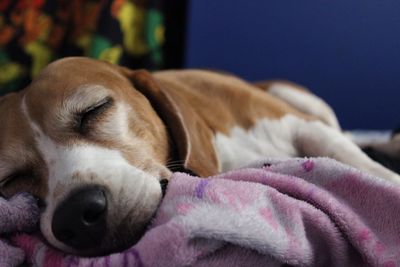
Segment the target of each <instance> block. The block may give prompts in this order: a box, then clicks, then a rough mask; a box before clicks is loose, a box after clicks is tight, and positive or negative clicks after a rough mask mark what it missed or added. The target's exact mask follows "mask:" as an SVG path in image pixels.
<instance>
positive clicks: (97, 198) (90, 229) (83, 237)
mask: <svg viewBox="0 0 400 267" xmlns="http://www.w3.org/2000/svg"><path fill="white" fill-rule="evenodd" d="M106 228H107V197H106V194H105V191H104V190H103V189H101V188H99V187H85V188H81V189H78V190H76V191H74V192H72V193H71V194H70V195H69V196H68V197H67V198H66V199H65V200H64V201H63V202H61V204H60V205H59V206H58V207H57V208H56V210H55V212H54V215H53V221H52V231H53V234H54V236H55V237H56V238H57V239H58V240H59V241H61V242H62V243H64V244H66V245H68V246H70V247H72V248H75V249H91V248H95V247H96V246H98V245H99V244H100V242H101V241H102V239H103V237H104V236H105V234H106Z"/></svg>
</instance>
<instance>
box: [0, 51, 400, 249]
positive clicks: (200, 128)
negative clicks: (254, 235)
mask: <svg viewBox="0 0 400 267" xmlns="http://www.w3.org/2000/svg"><path fill="white" fill-rule="evenodd" d="M0 121H1V130H0V183H1V192H2V194H3V195H4V196H6V197H8V196H11V195H12V194H14V193H16V192H18V191H28V192H30V193H32V194H34V195H35V196H37V198H38V199H39V200H40V201H41V202H42V205H41V206H42V214H41V220H40V229H41V232H42V233H43V235H44V237H45V238H46V239H47V241H48V242H49V243H50V244H52V245H53V246H55V247H58V248H59V249H61V250H63V251H66V252H69V253H78V254H82V255H100V254H104V253H109V252H112V251H116V250H122V249H124V248H126V247H127V246H130V245H132V244H133V243H134V242H136V241H137V240H138V238H140V236H141V235H142V234H143V232H144V230H145V227H146V226H147V225H148V223H149V221H150V220H151V218H152V216H153V215H154V213H155V210H156V209H157V206H158V205H159V202H160V200H161V197H162V189H161V187H162V186H161V184H162V183H164V181H165V180H168V178H169V177H170V175H171V171H172V170H175V169H174V168H175V167H178V168H180V169H181V170H184V171H189V172H191V173H194V174H196V175H199V176H202V177H206V176H209V175H213V174H217V173H219V172H223V171H227V170H231V169H234V168H239V167H241V166H244V165H246V164H249V163H250V162H252V161H254V160H257V159H260V158H265V157H303V156H326V157H331V158H334V159H336V160H338V161H341V162H343V163H346V164H349V165H352V166H354V167H356V168H359V169H361V170H364V171H366V172H369V173H370V174H372V175H375V176H378V177H382V178H384V179H387V180H389V181H392V182H396V183H398V182H399V181H400V177H399V176H398V175H397V174H395V173H393V172H392V171H390V170H388V169H386V168H384V167H383V166H381V165H380V164H378V163H376V162H374V161H372V160H371V159H369V158H368V157H367V156H366V155H365V154H364V153H363V152H362V151H361V150H360V149H359V148H358V147H357V146H356V145H355V144H354V143H352V142H351V141H350V139H348V138H347V137H346V136H344V135H343V134H342V133H341V131H340V129H339V125H338V122H337V119H336V117H335V115H334V113H333V112H332V110H331V109H330V108H329V106H328V105H326V104H325V103H324V102H323V101H322V100H321V99H319V98H318V97H316V96H315V95H312V94H311V93H310V92H308V91H307V90H306V89H304V88H302V87H300V86H297V85H294V84H291V83H288V82H280V81H276V82H264V83H258V84H251V83H248V82H246V81H243V80H241V79H239V78H237V77H234V76H231V75H228V74H220V73H215V72H210V71H203V70H179V71H174V70H171V71H160V72H154V73H149V72H147V71H145V70H136V71H134V70H129V69H126V68H123V67H118V66H114V65H111V64H108V63H105V62H100V61H95V60H92V59H87V58H66V59H62V60H58V61H56V62H54V63H52V64H50V65H49V66H47V67H46V68H45V69H44V70H43V71H42V72H41V74H40V75H39V76H38V77H37V78H36V79H35V80H34V81H33V82H32V83H31V84H30V85H29V86H28V87H27V88H26V89H25V90H23V91H21V92H19V93H13V94H9V95H7V96H5V97H3V98H1V100H0ZM377 179H381V178H377Z"/></svg>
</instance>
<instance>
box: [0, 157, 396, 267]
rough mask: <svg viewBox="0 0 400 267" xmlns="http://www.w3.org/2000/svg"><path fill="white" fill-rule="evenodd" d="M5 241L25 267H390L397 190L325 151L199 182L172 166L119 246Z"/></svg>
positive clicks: (23, 237) (393, 263)
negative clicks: (141, 223) (153, 210)
mask: <svg viewBox="0 0 400 267" xmlns="http://www.w3.org/2000/svg"><path fill="white" fill-rule="evenodd" d="M10 202H12V200H11V201H10ZM28 202H29V201H28ZM0 205H1V206H0V208H1V209H2V208H3V206H4V202H2V203H0ZM10 205H14V204H13V203H10ZM21 212H22V213H24V212H26V210H25V211H24V210H23V207H22V206H21V208H20V209H14V210H12V213H13V214H14V213H18V214H19V213H21ZM1 214H2V216H4V214H5V213H1ZM25 219H26V218H25ZM23 220H24V218H22V217H21V218H20V219H18V220H17V221H18V222H19V221H21V222H22V221H23ZM0 222H1V223H3V221H0ZM8 230H10V229H8ZM11 230H12V229H11ZM11 239H12V242H13V245H14V246H16V247H17V248H15V249H14V251H12V250H10V246H9V244H5V243H2V244H1V247H0V250H1V252H0V253H2V257H7V255H6V254H7V253H8V256H10V257H11V256H16V255H20V254H21V250H20V249H22V250H23V251H24V253H25V256H26V260H27V262H29V263H30V264H32V265H34V266H49V267H50V266H52V267H57V266H65V267H69V266H82V267H83V266H87V267H89V266H107V267H108V266H352V267H354V266H385V267H394V266H400V187H399V186H397V185H394V184H391V183H390V182H387V181H385V180H383V179H381V178H378V177H372V176H370V175H368V174H365V173H362V172H360V171H358V170H356V169H354V168H351V167H349V166H346V165H343V164H340V163H338V162H336V161H334V160H331V159H327V158H313V159H289V160H272V161H271V160H268V161H263V162H259V163H257V164H254V165H253V166H250V167H248V168H244V169H239V170H235V171H231V172H227V173H224V174H221V175H218V176H214V177H209V178H208V179H200V178H197V177H192V176H190V175H187V174H184V173H175V174H174V175H173V177H172V180H171V181H170V184H169V186H168V190H167V193H166V195H165V198H164V199H163V201H162V203H161V205H160V207H159V210H158V212H157V214H156V216H155V218H154V221H153V222H152V225H151V227H150V228H149V229H148V231H147V232H146V234H145V235H144V236H143V238H142V239H141V240H140V241H139V242H138V243H137V244H135V245H134V246H132V247H131V248H130V249H128V250H126V251H124V252H121V253H116V254H112V255H108V256H105V257H98V258H81V257H78V256H74V255H66V254H63V253H62V252H60V251H57V250H55V249H53V248H50V247H48V246H47V245H46V244H45V243H43V242H42V241H41V239H40V237H38V236H35V235H27V234H20V235H17V236H14V237H13V238H11ZM5 245H6V246H7V247H5ZM7 249H8V250H7ZM7 263H8V264H10V265H9V266H13V265H12V264H15V261H14V262H13V261H12V260H9V261H7ZM1 266H7V265H1ZM14 266H15V265H14Z"/></svg>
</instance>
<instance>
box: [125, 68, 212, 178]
mask: <svg viewBox="0 0 400 267" xmlns="http://www.w3.org/2000/svg"><path fill="white" fill-rule="evenodd" d="M121 71H122V72H123V74H124V75H125V76H126V77H128V79H129V80H130V81H131V83H132V84H133V86H134V87H135V89H137V90H138V91H140V92H141V93H142V94H143V95H145V96H146V97H147V99H148V100H149V101H150V103H151V104H152V106H153V108H154V109H155V110H156V112H157V113H158V115H159V116H160V118H161V119H162V120H163V121H164V123H165V124H166V126H167V128H168V130H169V133H170V135H171V137H172V141H173V142H174V145H175V146H176V148H177V151H176V152H177V154H178V157H179V159H180V160H183V167H184V168H185V169H187V170H190V171H192V172H193V173H195V174H197V175H199V176H203V177H204V176H210V175H215V174H217V173H218V172H219V163H218V159H217V155H216V152H215V149H214V145H213V136H214V134H213V132H212V130H211V129H210V128H209V127H208V126H207V125H206V123H205V122H204V120H202V118H201V117H200V116H199V115H198V114H197V113H196V112H195V111H194V110H193V109H192V108H191V107H190V104H189V103H187V101H185V99H184V98H182V96H181V95H180V94H179V92H178V91H177V90H173V88H168V87H165V86H163V85H162V84H159V82H157V81H156V80H155V79H154V78H153V77H152V75H151V74H150V73H149V72H148V71H146V70H136V71H132V70H129V69H126V68H122V70H121Z"/></svg>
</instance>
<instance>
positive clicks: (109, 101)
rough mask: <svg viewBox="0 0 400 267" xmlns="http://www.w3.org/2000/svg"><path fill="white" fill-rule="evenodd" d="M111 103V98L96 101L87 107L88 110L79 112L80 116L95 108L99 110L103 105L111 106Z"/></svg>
mask: <svg viewBox="0 0 400 267" xmlns="http://www.w3.org/2000/svg"><path fill="white" fill-rule="evenodd" d="M112 102H113V98H112V97H111V96H108V97H105V98H103V99H102V100H100V101H98V102H97V103H96V104H94V105H91V106H89V107H88V108H86V109H84V110H83V111H81V112H80V114H81V115H82V114H84V113H87V112H90V111H93V110H95V109H97V108H100V107H101V106H103V105H106V104H111V103H112Z"/></svg>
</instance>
